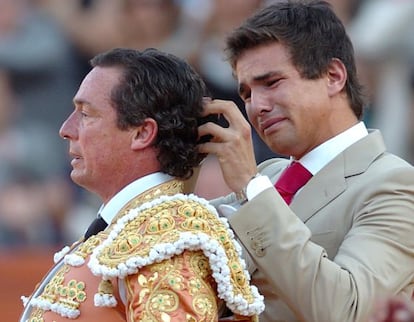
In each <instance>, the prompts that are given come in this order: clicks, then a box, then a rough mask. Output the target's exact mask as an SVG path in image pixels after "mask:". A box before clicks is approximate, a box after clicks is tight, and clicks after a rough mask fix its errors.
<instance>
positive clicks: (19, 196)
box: [0, 0, 414, 247]
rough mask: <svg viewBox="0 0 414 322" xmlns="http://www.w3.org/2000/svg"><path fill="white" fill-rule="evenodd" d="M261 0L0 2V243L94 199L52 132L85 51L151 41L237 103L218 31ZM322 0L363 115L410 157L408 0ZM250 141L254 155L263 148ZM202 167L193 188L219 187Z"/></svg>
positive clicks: (72, 226)
mask: <svg viewBox="0 0 414 322" xmlns="http://www.w3.org/2000/svg"><path fill="white" fill-rule="evenodd" d="M276 1H277V0H276ZM267 2H268V1H265V0H70V1H68V0H0V247H1V246H7V247H9V246H26V245H29V244H30V245H33V244H36V245H61V244H64V243H67V242H70V241H73V240H74V239H76V238H77V237H78V236H79V235H80V234H81V233H82V232H83V231H84V229H85V228H86V227H87V226H88V224H89V222H90V221H91V219H92V218H93V217H94V216H95V215H96V210H97V209H98V208H99V201H98V200H96V199H95V197H92V196H91V195H90V194H89V193H87V192H86V191H84V190H82V189H80V188H78V187H76V186H75V185H74V184H73V183H72V182H71V180H70V177H69V174H70V164H69V163H70V162H69V158H68V154H67V145H66V142H65V141H63V140H62V139H61V138H60V137H59V135H58V130H59V128H60V125H61V123H62V121H63V120H64V119H65V118H66V117H67V115H68V114H69V113H71V111H72V109H73V105H72V98H73V95H74V94H75V92H76V90H77V88H78V86H79V83H80V81H81V80H82V78H83V76H84V75H85V74H86V73H87V71H88V70H89V67H88V60H89V59H90V58H92V57H93V56H94V55H95V54H97V53H99V52H102V51H105V50H108V49H111V48H113V47H132V48H136V49H144V48H146V47H156V48H159V49H161V50H165V51H168V52H170V53H173V54H175V55H177V56H180V57H182V58H185V59H186V60H188V61H189V62H190V63H191V64H192V65H193V66H194V68H195V69H196V70H197V71H198V72H199V73H200V74H201V75H202V77H203V78H204V80H205V81H206V83H207V85H208V88H209V90H210V92H211V96H212V97H214V98H223V99H233V100H235V101H236V102H237V103H238V104H239V106H240V108H242V103H241V101H240V100H239V98H238V95H237V86H236V85H237V84H236V82H235V80H234V78H233V76H232V73H231V69H230V66H229V65H228V64H227V62H226V61H225V59H224V58H225V54H224V52H223V45H224V39H225V37H226V35H227V33H228V32H229V31H230V30H232V29H233V28H234V27H236V26H238V25H239V24H240V23H241V21H242V20H244V19H245V18H246V17H247V16H249V15H250V14H251V13H252V12H253V11H255V10H256V9H257V8H258V7H259V6H261V5H263V4H265V3H267ZM330 2H331V3H332V5H333V6H334V9H335V10H336V12H337V13H338V15H339V16H340V18H341V19H342V20H343V21H344V23H345V25H346V26H347V28H348V30H349V34H350V36H351V39H352V40H353V42H354V45H355V51H356V56H357V60H358V64H359V66H358V68H359V71H360V77H361V79H362V81H363V83H364V84H365V86H366V92H367V96H368V101H369V104H368V105H367V106H366V113H365V121H366V122H367V124H368V126H370V127H377V128H380V129H381V130H382V131H383V133H384V136H385V140H386V141H387V142H386V143H387V145H388V147H389V149H390V150H391V151H392V152H394V153H396V154H398V155H400V156H401V157H404V158H406V159H407V160H408V161H410V162H411V163H414V132H413V129H412V128H413V127H412V124H414V99H413V97H414V36H413V35H412V32H411V31H412V30H413V29H414V1H412V0H331V1H330ZM253 139H254V143H255V149H256V158H257V162H260V161H263V160H264V159H266V158H269V157H271V156H272V153H271V151H269V150H268V149H267V148H266V147H265V145H264V144H263V143H262V142H261V141H260V139H259V138H258V137H257V136H256V135H255V134H254V136H253ZM204 167H205V170H204V172H202V174H201V179H200V180H201V182H202V188H200V189H199V191H200V193H201V194H203V195H204V196H205V197H208V198H209V197H215V196H217V195H218V194H221V193H225V192H226V191H227V188H226V186H225V184H224V182H223V181H222V179H221V178H220V170H219V169H218V167H217V164H216V163H215V160H214V159H211V158H208V159H207V160H206V161H205V164H204ZM212 173H213V174H217V175H212Z"/></svg>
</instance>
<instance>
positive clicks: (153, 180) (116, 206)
mask: <svg viewBox="0 0 414 322" xmlns="http://www.w3.org/2000/svg"><path fill="white" fill-rule="evenodd" d="M172 178H173V177H171V176H170V175H168V174H165V173H162V172H156V173H152V174H149V175H147V176H145V177H142V178H139V179H137V180H135V181H133V182H131V183H130V184H129V185H127V186H126V187H125V188H123V189H122V190H121V191H119V192H118V193H117V194H116V195H115V196H113V197H112V199H111V200H109V202H108V203H107V204H105V205H102V206H101V208H100V209H99V214H100V215H101V217H102V218H103V219H104V220H105V221H106V222H107V223H108V224H110V223H111V222H112V219H114V217H115V215H116V214H117V213H118V212H119V211H120V210H121V209H122V208H123V207H124V206H125V204H127V203H128V202H129V201H130V200H132V199H133V198H134V197H135V196H137V195H139V194H141V193H143V192H144V191H146V190H148V189H150V188H152V187H155V186H157V185H159V184H161V183H164V182H167V181H169V180H171V179H172Z"/></svg>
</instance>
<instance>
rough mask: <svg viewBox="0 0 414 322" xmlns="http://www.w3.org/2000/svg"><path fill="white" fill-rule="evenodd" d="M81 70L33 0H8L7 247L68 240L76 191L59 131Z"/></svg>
mask: <svg viewBox="0 0 414 322" xmlns="http://www.w3.org/2000/svg"><path fill="white" fill-rule="evenodd" d="M77 67H78V65H77V62H76V60H75V59H74V56H73V52H72V48H71V46H70V44H69V43H68V42H67V39H66V38H65V37H64V36H63V34H62V33H61V31H60V29H59V28H58V26H57V25H56V24H54V22H53V20H51V19H50V18H49V17H48V16H47V15H45V14H44V13H43V12H41V11H39V10H37V8H36V7H35V6H34V5H33V3H32V2H31V1H28V0H0V73H1V75H2V76H1V92H2V95H1V97H2V100H1V108H0V110H1V113H0V160H1V162H0V227H1V228H0V244H8V245H11V244H15V245H26V244H28V243H32V244H33V243H39V244H40V243H42V244H43V243H59V242H61V241H62V236H63V235H62V227H61V224H62V218H63V217H64V214H65V212H66V211H67V209H68V207H69V206H70V202H71V198H72V190H71V188H70V185H71V184H69V183H68V182H67V181H66V177H67V174H66V173H65V172H66V167H67V162H66V155H67V147H66V146H65V144H64V143H63V142H62V140H60V138H59V136H58V130H59V127H60V124H61V122H62V120H63V119H64V118H65V117H66V113H67V110H69V109H70V106H71V105H72V103H71V101H72V96H73V93H74V92H75V89H76V88H77V86H78V79H79V78H80V75H79V74H78V68H77ZM68 106H69V107H68ZM62 178H65V179H62Z"/></svg>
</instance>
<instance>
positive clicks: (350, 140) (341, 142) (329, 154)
mask: <svg viewBox="0 0 414 322" xmlns="http://www.w3.org/2000/svg"><path fill="white" fill-rule="evenodd" d="M367 135H368V130H367V128H366V126H365V124H364V122H359V123H357V124H355V125H354V126H352V127H351V128H349V129H347V130H346V131H344V132H342V133H340V134H338V135H336V136H334V137H333V138H331V139H329V140H328V141H326V142H324V143H322V144H321V145H319V146H317V147H316V148H314V149H313V150H312V151H310V152H309V153H307V154H305V155H304V156H303V157H302V158H301V159H300V160H299V162H300V163H301V164H302V165H303V166H304V167H305V168H306V169H308V171H309V172H311V173H312V175H315V174H316V173H318V172H319V171H320V170H321V169H322V168H323V167H324V166H326V165H327V164H328V163H329V162H330V161H332V160H333V159H334V158H335V157H336V156H337V155H338V154H340V153H341V152H343V151H344V150H345V149H347V148H348V147H349V146H351V145H352V144H354V143H355V142H357V141H359V140H360V139H362V138H363V137H365V136H367Z"/></svg>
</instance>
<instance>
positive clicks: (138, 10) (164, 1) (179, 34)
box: [41, 0, 208, 60]
mask: <svg viewBox="0 0 414 322" xmlns="http://www.w3.org/2000/svg"><path fill="white" fill-rule="evenodd" d="M41 2H42V4H43V6H44V7H45V8H46V9H48V10H49V12H50V13H51V14H52V15H53V16H54V17H55V18H56V21H58V22H59V23H60V24H61V26H62V27H63V29H64V30H65V31H66V34H67V35H68V37H69V38H70V39H71V40H72V42H73V44H74V45H75V46H76V48H77V49H78V51H79V53H80V54H81V56H82V57H84V58H85V59H86V60H89V58H90V57H92V56H94V55H95V54H97V53H98V52H102V51H105V50H108V49H110V48H114V47H129V48H135V49H144V48H148V47H154V48H157V49H160V50H163V51H167V52H170V53H172V54H175V55H177V56H179V57H181V58H184V59H188V60H189V59H190V58H189V54H190V53H191V52H192V51H193V48H192V46H193V44H196V39H197V38H198V33H199V30H200V29H201V24H200V21H198V20H197V19H190V18H189V16H188V15H187V14H186V13H185V12H184V11H183V10H182V6H181V2H180V1H177V0H120V1H113V0H89V1H85V0H73V1H67V0H41ZM206 2H208V0H206ZM187 13H188V12H187ZM192 18H194V17H192ZM74 21H76V23H74Z"/></svg>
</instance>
